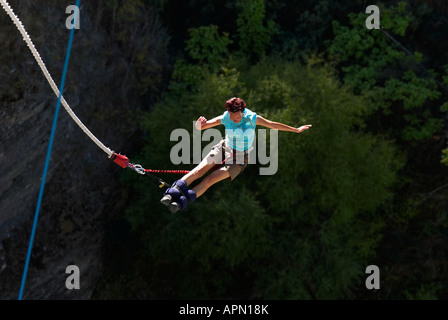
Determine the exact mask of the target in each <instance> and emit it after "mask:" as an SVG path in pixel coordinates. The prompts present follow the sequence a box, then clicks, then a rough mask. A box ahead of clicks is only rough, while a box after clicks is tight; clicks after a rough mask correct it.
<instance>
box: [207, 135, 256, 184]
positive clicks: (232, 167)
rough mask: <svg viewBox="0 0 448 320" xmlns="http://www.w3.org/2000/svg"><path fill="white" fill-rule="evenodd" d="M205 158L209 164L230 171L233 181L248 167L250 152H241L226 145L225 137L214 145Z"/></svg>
mask: <svg viewBox="0 0 448 320" xmlns="http://www.w3.org/2000/svg"><path fill="white" fill-rule="evenodd" d="M205 159H207V162H208V163H209V164H212V163H214V164H215V165H219V166H220V170H226V171H228V172H229V175H230V181H232V180H233V179H235V178H236V177H237V176H238V175H239V174H240V173H241V172H243V171H244V169H246V166H247V163H248V159H249V154H248V152H247V151H246V152H241V151H237V150H235V149H232V148H230V147H229V146H226V144H225V140H224V139H223V140H221V141H220V142H219V143H218V144H216V145H214V146H213V147H212V150H210V152H209V153H208V154H207V156H206V157H205ZM224 160H225V161H224Z"/></svg>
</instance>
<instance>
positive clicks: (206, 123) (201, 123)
mask: <svg viewBox="0 0 448 320" xmlns="http://www.w3.org/2000/svg"><path fill="white" fill-rule="evenodd" d="M221 118H222V115H221V116H218V117H215V118H213V119H211V120H207V119H206V118H205V117H203V116H200V117H199V119H198V120H197V121H196V125H195V127H196V129H198V130H205V129H208V128H211V127H215V126H217V125H218V124H221Z"/></svg>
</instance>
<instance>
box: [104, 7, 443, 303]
mask: <svg viewBox="0 0 448 320" xmlns="http://www.w3.org/2000/svg"><path fill="white" fill-rule="evenodd" d="M114 3H116V4H117V5H118V6H119V5H123V6H124V5H125V3H124V2H123V3H121V2H114ZM131 3H136V6H137V5H141V2H138V1H134V2H131ZM350 3H351V4H347V2H344V1H336V0H334V1H319V2H318V4H317V2H315V1H300V4H299V3H297V2H296V1H282V2H280V1H272V2H271V1H270V2H269V4H267V2H266V4H265V3H264V2H263V1H261V0H259V1H258V0H240V1H237V2H235V3H229V2H226V1H214V2H209V1H193V0H191V1H176V0H165V1H159V2H158V3H157V4H158V6H159V7H158V9H159V11H160V15H161V17H162V24H164V25H165V26H166V27H167V28H168V30H169V33H171V34H172V35H173V36H172V41H171V47H170V60H171V61H172V65H173V71H172V77H171V80H170V83H169V85H168V86H167V89H166V91H164V92H163V94H161V96H160V99H159V100H158V102H157V103H156V104H155V105H154V106H153V107H152V108H151V110H149V111H146V110H145V108H142V112H141V117H140V118H141V128H140V129H141V132H142V137H143V138H142V139H143V140H144V146H143V148H142V150H140V151H141V152H140V154H139V156H138V160H139V162H140V163H142V164H145V166H146V165H147V166H150V167H154V168H163V169H191V168H193V166H194V164H190V163H187V164H183V165H179V166H175V165H173V164H172V163H171V161H170V152H171V150H172V148H173V146H174V145H175V144H176V143H177V141H171V140H170V134H171V132H172V131H173V130H175V129H177V128H183V129H186V130H187V131H188V132H189V133H190V134H191V135H193V133H194V130H195V129H194V128H193V122H194V121H195V120H196V119H197V118H198V117H199V116H201V115H203V116H205V117H206V118H212V117H215V116H218V115H220V114H222V113H223V111H224V108H223V106H224V102H225V100H227V99H228V98H230V97H233V96H239V97H242V98H243V99H244V100H245V101H246V102H247V104H248V106H249V108H250V109H251V110H253V111H256V112H257V113H259V114H261V115H263V116H264V117H266V118H268V119H271V120H274V121H279V122H282V123H286V124H289V125H292V126H300V125H303V124H308V123H311V124H312V125H313V127H312V128H311V129H310V130H308V131H305V132H304V133H302V134H300V135H297V134H293V133H288V132H279V134H278V145H279V148H278V153H275V154H271V155H270V156H271V157H274V156H275V157H278V170H277V172H276V173H275V175H260V171H259V170H260V168H262V167H263V166H267V165H265V164H260V163H257V164H252V165H250V166H249V167H248V168H247V169H246V171H244V173H243V174H242V175H241V176H239V177H238V178H237V179H236V180H235V181H233V182H232V183H230V182H228V181H225V182H221V183H219V184H217V185H215V186H213V188H212V189H210V190H209V191H207V193H206V194H205V195H204V196H203V197H201V198H200V199H198V201H197V202H196V203H194V205H192V206H191V207H189V208H187V210H185V211H183V212H178V213H176V214H175V215H172V214H169V213H168V211H167V209H166V208H165V207H164V206H162V205H160V203H159V200H160V198H161V195H162V190H160V189H158V188H157V184H155V183H154V182H153V181H152V180H150V179H142V177H140V176H138V177H136V176H135V174H133V173H128V172H127V173H125V174H124V176H123V184H124V185H125V186H128V187H129V188H130V189H131V192H130V194H131V196H130V198H129V205H128V208H129V209H128V211H127V212H126V221H127V222H128V223H129V230H127V231H126V236H125V237H124V238H126V239H127V241H120V239H118V240H117V239H115V240H113V239H111V241H112V244H111V247H110V248H109V250H111V252H115V253H116V252H119V253H120V254H121V255H122V257H123V260H122V261H123V262H122V263H121V264H120V263H117V262H115V264H113V265H110V268H109V270H108V272H107V274H106V275H105V277H104V278H103V279H102V281H101V282H100V284H99V286H98V290H97V294H96V298H98V299H106V298H119V299H120V298H131V299H134V298H153V299H228V298H233V299H251V298H259V299H443V298H447V297H448V281H447V273H448V262H447V259H446V256H447V254H448V243H447V231H448V217H447V213H448V211H447V209H446V205H447V201H446V200H445V199H446V197H445V196H446V195H447V194H448V189H447V186H448V181H447V180H448V179H447V178H446V176H447V175H446V173H447V168H446V166H445V165H444V164H443V163H448V161H447V160H446V159H447V155H448V151H447V149H445V148H446V147H447V146H446V136H447V135H446V127H445V125H446V111H447V107H446V105H447V103H446V97H447V93H448V91H447V88H446V87H447V85H448V81H447V79H448V73H447V70H448V68H447V64H446V53H445V52H446V49H447V48H446V46H447V44H446V42H444V43H440V47H439V42H440V41H442V38H441V37H442V35H443V34H446V32H447V31H448V25H446V24H445V25H441V24H440V23H438V22H440V21H443V19H442V18H443V12H444V13H445V15H446V13H447V12H448V6H447V5H446V4H445V3H444V2H443V1H430V2H427V1H426V2H424V1H411V0H409V1H401V2H398V1H389V2H384V3H381V4H380V5H379V6H380V10H381V25H382V26H383V28H382V29H378V30H377V29H373V30H368V29H367V28H366V27H365V25H364V23H365V19H366V18H367V16H368V15H367V14H366V13H365V7H364V4H365V2H364V1H351V2H350ZM128 4H129V3H128ZM135 9H136V11H135V12H136V13H133V12H131V11H127V16H126V17H127V19H130V15H131V16H132V14H135V15H136V16H139V13H138V12H139V10H138V7H136V8H135ZM180 10H182V12H183V15H184V16H185V17H188V18H186V19H181V18H180V16H179V15H176V13H178V12H179V11H180ZM437 35H438V36H437ZM123 42H124V43H125V42H126V40H125V39H123ZM436 44H437V46H436ZM143 48H145V47H143ZM142 54H143V53H142ZM141 63H142V64H141V65H140V68H139V69H138V74H139V76H140V77H142V79H143V81H142V85H143V86H144V79H145V77H144V75H145V72H147V71H148V70H146V69H145V68H144V65H145V60H144V59H143V58H142V60H141ZM145 70H146V71H145ZM148 72H150V70H149V71H148ZM142 90H143V92H144V88H143V89H142ZM221 129H222V128H221ZM260 129H262V128H259V129H258V133H260V132H261V130H260ZM207 143H208V142H207V141H203V142H202V148H204V147H206V146H207ZM444 155H445V157H444ZM164 178H165V179H170V181H173V179H175V178H176V177H173V176H164ZM115 237H116V236H115ZM117 264H118V265H117ZM371 264H374V265H378V266H379V268H380V270H381V289H380V290H367V289H366V287H365V285H364V281H365V279H366V274H365V269H366V267H367V266H368V265H371Z"/></svg>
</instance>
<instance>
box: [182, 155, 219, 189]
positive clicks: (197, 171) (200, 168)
mask: <svg viewBox="0 0 448 320" xmlns="http://www.w3.org/2000/svg"><path fill="white" fill-rule="evenodd" d="M214 166H215V163H214V162H212V163H211V164H208V163H207V160H206V159H203V160H202V161H201V162H200V163H199V164H198V165H197V166H196V167H195V168H194V169H193V170H191V171H190V172H189V173H187V174H186V175H184V176H183V177H182V178H181V179H182V180H185V182H186V183H187V186H189V185H190V184H192V183H193V181H195V180H196V179H199V178H201V177H202V176H204V174H206V173H207V172H208V171H210V169H212V168H213V167H214Z"/></svg>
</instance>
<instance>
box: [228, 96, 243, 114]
mask: <svg viewBox="0 0 448 320" xmlns="http://www.w3.org/2000/svg"><path fill="white" fill-rule="evenodd" d="M245 108H246V103H245V102H244V100H243V99H241V98H231V99H229V100H227V101H226V109H227V111H229V112H232V113H236V112H244V109H245Z"/></svg>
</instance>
